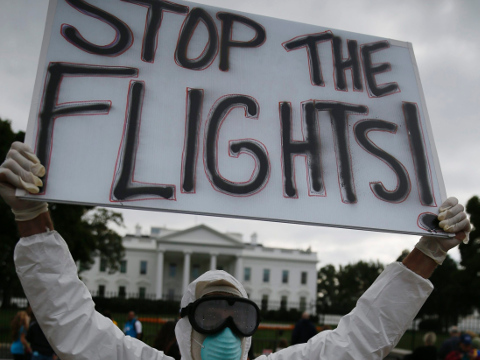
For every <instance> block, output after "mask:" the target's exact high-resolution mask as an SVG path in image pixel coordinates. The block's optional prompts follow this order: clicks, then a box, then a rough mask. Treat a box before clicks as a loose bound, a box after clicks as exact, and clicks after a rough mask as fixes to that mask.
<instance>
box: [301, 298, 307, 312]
mask: <svg viewBox="0 0 480 360" xmlns="http://www.w3.org/2000/svg"><path fill="white" fill-rule="evenodd" d="M299 310H300V312H302V313H303V312H304V311H305V310H307V298H306V297H305V296H300V306H299Z"/></svg>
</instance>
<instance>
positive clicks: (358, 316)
mask: <svg viewBox="0 0 480 360" xmlns="http://www.w3.org/2000/svg"><path fill="white" fill-rule="evenodd" d="M44 173H45V170H44V168H43V167H42V166H41V164H40V163H39V161H38V159H37V158H36V156H35V155H34V154H33V152H32V150H31V149H29V148H28V147H27V146H26V145H24V144H21V143H14V144H13V145H12V149H11V151H10V152H9V154H8V156H7V159H6V160H5V162H4V163H3V164H2V166H0V195H1V196H2V198H3V199H4V200H5V201H6V202H7V204H9V206H10V207H11V208H12V211H13V212H14V214H15V218H16V220H17V226H18V230H19V233H20V236H21V237H22V238H21V239H20V241H19V242H18V244H17V246H16V248H15V264H16V269H17V274H18V276H19V278H20V281H21V283H22V286H23V288H24V291H25V293H26V295H27V298H28V299H29V300H30V302H31V305H32V308H33V310H34V312H35V313H36V315H37V318H38V320H39V322H40V323H41V324H42V327H43V329H44V331H45V332H46V334H47V337H48V339H49V340H50V341H51V343H52V345H54V348H55V349H56V350H57V353H58V354H59V356H60V358H62V360H95V359H102V360H118V359H122V360H137V359H138V360H140V359H141V360H143V359H144V360H160V359H165V360H167V359H171V358H170V357H168V356H165V355H164V354H163V353H162V352H159V351H157V350H155V349H153V348H151V347H149V346H148V345H146V344H144V343H142V342H140V341H138V340H137V339H135V338H132V337H129V336H124V334H123V333H122V332H121V331H120V330H119V329H118V328H117V327H116V326H114V325H113V323H112V322H111V321H110V320H109V319H107V318H105V317H104V316H102V315H100V314H99V313H97V312H96V311H95V306H94V303H93V301H92V299H91V296H90V293H89V291H88V289H87V288H86V287H85V285H84V284H83V283H82V282H81V281H80V280H79V278H78V275H77V269H76V266H75V262H74V261H73V259H72V257H71V255H70V253H69V251H68V247H67V246H66V243H65V241H64V240H63V239H62V238H61V236H60V234H58V233H57V232H55V231H54V230H53V228H54V227H53V223H52V221H51V218H50V215H49V213H48V205H47V204H46V203H43V202H36V201H31V200H22V199H20V198H17V197H15V195H14V193H15V188H20V189H26V190H27V191H29V192H31V193H38V192H39V186H41V185H42V182H41V180H40V179H39V178H38V176H42V175H43V174H44ZM34 174H35V175H34ZM72 191H74V189H72ZM463 210H464V209H463V206H462V205H460V204H458V200H457V199H455V198H448V199H447V200H446V201H445V202H444V203H443V204H442V205H441V206H440V211H439V215H438V220H439V225H440V227H441V228H442V229H444V230H445V231H446V232H449V233H454V234H455V237H454V238H453V237H452V238H440V237H422V238H421V239H420V241H419V242H418V244H417V245H416V246H415V248H414V249H413V250H412V252H411V253H410V254H409V255H408V256H407V257H406V258H405V259H404V260H403V262H402V263H393V264H391V265H389V266H387V267H386V269H385V270H384V272H383V273H382V274H381V275H380V276H379V277H378V278H377V280H376V281H375V282H374V284H373V285H372V286H371V287H370V288H369V289H368V290H367V291H366V292H365V293H364V294H363V295H362V297H361V298H360V299H359V300H358V302H357V306H356V307H355V309H354V310H353V311H352V312H350V313H349V314H348V315H346V316H344V317H343V318H342V319H341V321H340V323H339V324H338V326H337V328H336V329H335V330H333V331H323V332H321V333H320V334H318V335H316V336H315V337H313V338H312V339H310V341H309V342H308V343H307V344H299V345H296V346H290V347H288V348H286V349H283V350H280V351H279V352H275V353H273V354H271V355H269V357H268V359H269V360H281V359H288V360H300V359H305V360H307V359H308V360H310V359H311V360H313V359H319V358H321V359H322V360H328V359H332V360H333V359H383V358H384V357H385V356H386V355H387V354H388V353H389V352H390V351H391V350H392V349H393V347H394V346H395V345H396V344H397V342H398V341H399V339H400V338H401V336H402V335H403V333H404V332H405V331H406V329H407V328H408V327H409V326H410V324H411V322H412V320H413V319H414V317H415V315H416V314H417V313H418V311H419V309H420V308H421V306H422V305H423V304H424V302H425V300H426V299H427V297H428V295H429V294H430V293H431V291H432V289H433V286H432V284H431V283H430V281H428V280H427V279H428V278H429V277H430V276H431V275H432V273H433V271H434V270H435V268H436V267H437V265H440V264H441V263H442V262H443V260H444V259H445V257H446V254H447V251H448V250H450V249H451V248H453V247H455V246H456V245H458V243H459V242H460V241H462V240H464V239H467V238H468V233H469V231H470V223H469V221H468V219H467V217H466V214H465V213H464V211H463ZM181 317H182V318H181V319H180V320H179V321H178V323H177V326H176V328H175V333H176V336H177V341H178V344H179V348H180V352H181V354H182V358H183V359H184V360H191V359H193V360H217V359H218V360H239V359H242V360H245V359H246V357H247V353H248V350H249V348H250V345H251V336H252V335H253V333H254V332H255V331H256V329H257V327H258V323H259V309H258V307H257V305H256V304H255V303H253V302H252V301H250V300H248V299H247V293H246V291H245V289H244V288H243V286H242V284H241V283H240V282H239V281H238V280H236V279H235V278H234V277H233V276H231V275H230V274H228V273H226V272H224V271H218V270H215V271H209V272H207V273H205V274H203V275H201V276H200V277H198V278H197V279H196V280H195V281H193V282H192V283H191V284H189V285H188V287H187V289H186V292H185V294H184V295H183V297H182V300H181ZM259 359H266V357H264V356H260V357H259Z"/></svg>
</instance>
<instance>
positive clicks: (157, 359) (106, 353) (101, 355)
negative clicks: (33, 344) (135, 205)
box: [0, 143, 172, 360]
mask: <svg viewBox="0 0 480 360" xmlns="http://www.w3.org/2000/svg"><path fill="white" fill-rule="evenodd" d="M44 174H45V169H44V168H43V166H42V165H41V164H40V162H39V161H38V159H37V157H36V156H35V155H34V154H33V152H32V150H31V149H30V148H29V147H28V146H26V145H24V144H22V143H14V144H13V145H12V147H11V150H10V151H9V153H8V155H7V159H6V160H5V162H4V163H3V164H2V165H1V166H0V195H1V197H2V198H3V199H4V201H5V202H6V203H7V204H8V205H10V207H11V208H12V211H13V213H14V214H15V219H16V221H17V225H18V229H19V232H20V235H21V236H22V239H20V241H19V242H18V244H17V246H16V248H15V266H16V270H17V274H18V276H19V278H20V281H21V283H22V286H23V288H24V291H25V294H26V296H27V298H28V300H29V302H30V304H31V307H32V310H33V312H34V313H35V315H36V318H37V320H38V322H39V324H40V325H41V327H42V330H43V331H44V333H45V335H46V337H47V339H48V341H49V343H50V344H51V345H52V347H53V348H54V350H55V353H56V354H57V355H59V357H60V358H61V359H62V360H95V359H102V360H119V359H121V360H142V359H145V360H162V359H163V360H166V359H170V360H172V359H171V358H170V357H168V356H165V355H164V354H163V352H159V351H157V350H155V349H153V348H151V347H149V346H148V345H146V344H144V343H143V342H141V341H139V340H137V339H134V338H131V337H127V336H125V335H124V334H123V332H122V331H121V330H120V329H119V328H118V327H117V326H115V325H114V324H113V323H112V321H111V320H110V319H108V318H106V317H104V316H102V315H101V314H99V313H98V312H96V311H95V304H94V302H93V300H92V298H91V296H90V293H89V291H88V289H87V288H86V287H85V285H84V284H83V283H82V282H81V281H80V279H79V278H78V276H77V268H76V266H75V262H74V261H73V259H72V256H71V255H70V252H69V250H68V247H67V244H66V243H65V241H64V240H63V239H62V237H61V236H60V235H59V234H58V233H57V232H55V231H53V224H52V221H51V218H50V215H49V213H48V206H47V204H46V203H45V202H41V201H40V202H38V201H28V200H22V199H19V198H17V197H15V189H16V188H19V189H25V190H27V191H29V192H30V193H38V192H39V186H42V182H41V180H40V177H41V176H43V175H44Z"/></svg>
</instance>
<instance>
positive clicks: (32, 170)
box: [0, 142, 48, 221]
mask: <svg viewBox="0 0 480 360" xmlns="http://www.w3.org/2000/svg"><path fill="white" fill-rule="evenodd" d="M44 175H45V168H44V167H43V165H42V164H40V160H39V159H38V158H37V157H36V156H35V154H34V153H33V151H32V149H31V148H30V147H29V146H28V145H25V144H24V143H21V142H14V143H13V144H12V146H11V147H10V150H9V152H8V154H7V158H6V159H5V161H4V162H3V164H2V165H1V166H0V196H1V197H2V198H3V200H4V201H5V202H6V203H7V204H8V205H9V206H10V207H11V209H12V212H13V213H14V214H15V220H17V221H26V220H31V219H34V218H36V217H37V216H38V215H40V214H41V213H43V212H46V211H48V205H47V203H46V202H41V201H30V200H22V199H20V198H17V197H16V196H15V189H17V188H18V189H25V190H26V191H28V192H30V193H32V194H37V193H38V192H39V191H40V189H39V186H42V185H43V182H42V180H40V178H39V176H44Z"/></svg>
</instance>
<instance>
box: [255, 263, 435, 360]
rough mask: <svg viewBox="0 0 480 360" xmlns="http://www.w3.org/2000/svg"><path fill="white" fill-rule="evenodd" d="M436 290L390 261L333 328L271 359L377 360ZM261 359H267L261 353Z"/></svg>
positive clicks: (398, 264)
mask: <svg viewBox="0 0 480 360" xmlns="http://www.w3.org/2000/svg"><path fill="white" fill-rule="evenodd" d="M432 290H433V286H432V284H431V282H430V281H428V280H425V279H424V278H422V277H421V276H419V275H417V274H415V273H414V272H413V271H410V270H409V269H407V268H406V267H405V266H403V265H402V264H401V263H394V264H390V265H389V266H388V267H387V268H386V269H385V271H384V272H383V273H382V274H381V275H380V276H379V277H378V278H377V280H376V281H375V282H374V284H372V286H371V287H370V288H369V289H368V290H367V291H366V292H365V293H364V294H363V295H362V297H361V298H360V299H359V300H358V302H357V306H356V307H355V309H353V311H352V312H351V313H349V314H348V315H346V316H344V317H343V318H342V319H341V320H340V323H339V324H338V327H337V328H336V329H335V330H333V331H323V332H321V333H319V334H318V335H316V336H314V337H313V338H311V339H310V340H309V341H308V343H307V344H300V345H295V346H290V347H288V348H286V349H284V350H281V351H279V352H277V353H274V354H271V355H269V356H268V360H319V359H321V360H336V359H342V360H357V359H364V360H367V359H368V360H376V359H379V360H380V359H383V358H384V357H385V356H387V355H388V354H389V353H390V351H391V350H392V349H393V348H394V347H395V345H396V344H397V343H398V341H399V340H400V338H401V337H402V335H403V334H404V332H405V331H406V330H407V329H408V327H409V326H410V324H411V323H412V321H413V319H414V318H415V315H416V314H417V313H418V311H419V310H420V308H421V307H422V305H423V304H424V302H425V300H426V299H427V298H428V296H429V295H430V293H431V292H432ZM258 359H259V360H262V359H267V357H266V356H260V357H259V358H258Z"/></svg>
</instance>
